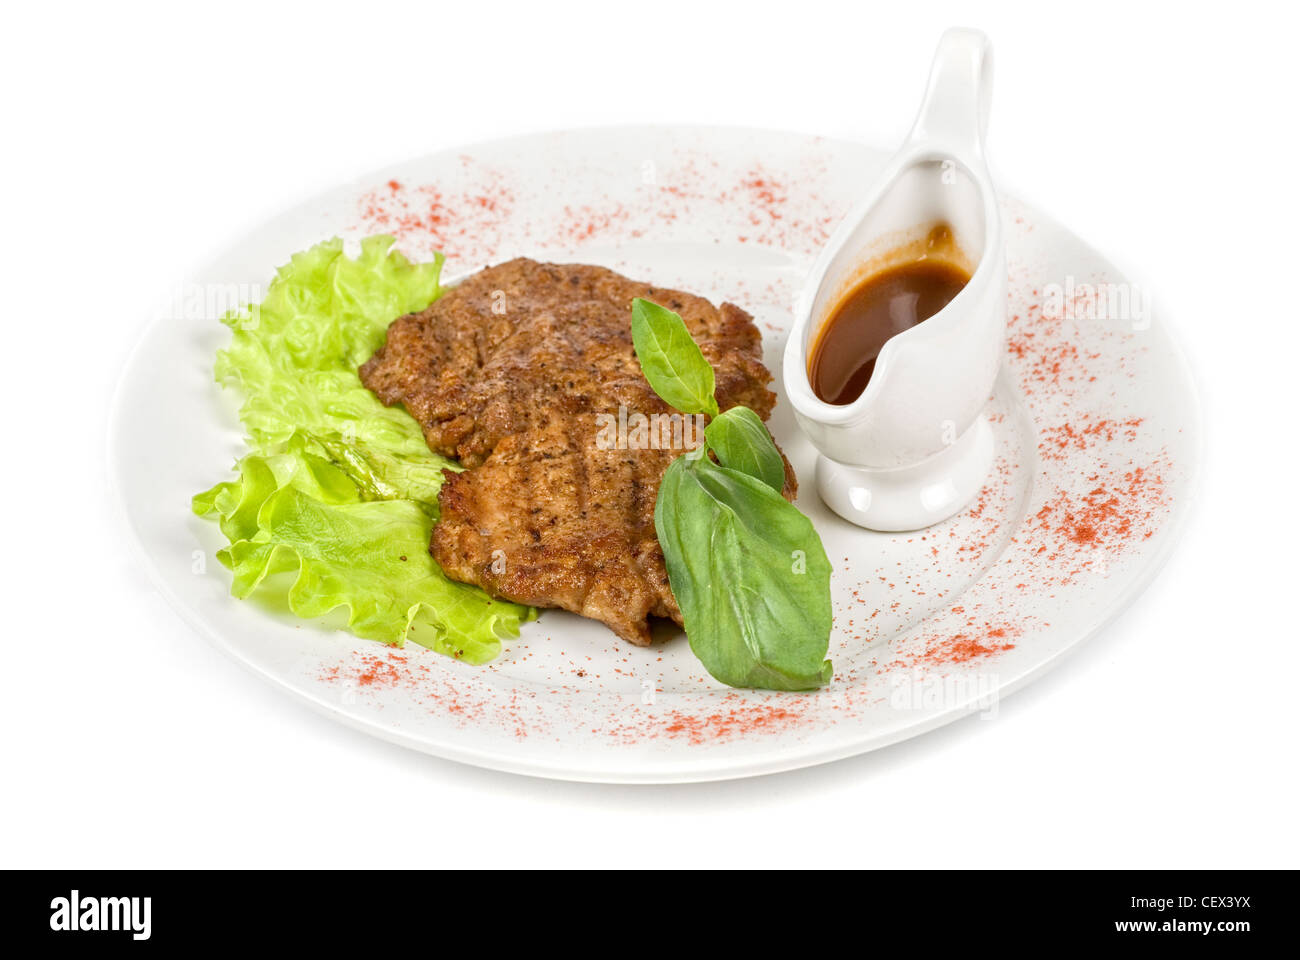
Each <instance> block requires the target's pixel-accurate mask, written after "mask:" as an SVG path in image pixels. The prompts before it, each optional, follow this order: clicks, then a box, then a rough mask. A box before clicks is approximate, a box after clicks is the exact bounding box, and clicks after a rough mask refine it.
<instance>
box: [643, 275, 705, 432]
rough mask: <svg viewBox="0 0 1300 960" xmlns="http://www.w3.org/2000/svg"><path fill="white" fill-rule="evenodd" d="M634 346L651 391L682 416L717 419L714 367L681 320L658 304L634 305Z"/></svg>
mask: <svg viewBox="0 0 1300 960" xmlns="http://www.w3.org/2000/svg"><path fill="white" fill-rule="evenodd" d="M632 344H633V346H635V347H636V355H637V357H638V358H639V359H640V361H641V372H642V373H644V374H645V378H646V380H648V381H649V382H650V387H651V389H653V390H654V392H655V393H657V394H659V397H660V399H662V400H663V401H664V402H665V403H667V404H668V405H669V406H670V407H673V408H674V409H676V410H680V411H681V412H682V413H707V414H708V415H709V416H711V417H716V416H717V415H718V401H717V400H715V399H714V398H713V386H714V383H713V367H712V366H710V365H709V361H707V360H705V359H704V354H703V353H701V352H700V348H699V346H698V345H697V344H696V343H695V341H694V340H692V339H691V333H690V331H689V330H687V329H686V324H685V323H684V322H683V321H682V318H681V317H679V316H678V315H677V314H675V313H673V312H672V311H671V310H668V309H666V308H664V307H661V306H659V304H657V303H652V302H651V301H649V300H643V299H641V298H640V297H637V298H636V299H635V300H633V301H632Z"/></svg>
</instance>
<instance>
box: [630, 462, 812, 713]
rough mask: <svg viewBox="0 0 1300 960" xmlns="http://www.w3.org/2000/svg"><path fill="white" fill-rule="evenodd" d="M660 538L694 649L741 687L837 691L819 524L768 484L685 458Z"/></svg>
mask: <svg viewBox="0 0 1300 960" xmlns="http://www.w3.org/2000/svg"><path fill="white" fill-rule="evenodd" d="M655 532H656V534H657V535H658V537H659V543H660V545H661V546H662V547H663V551H664V560H665V562H666V565H667V568H668V580H669V583H670V584H671V585H672V589H673V596H675V597H676V598H677V605H678V606H679V607H680V608H681V611H682V621H683V623H684V624H685V627H686V636H687V638H688V639H689V640H690V644H691V650H692V651H693V652H694V653H695V655H696V656H697V657H699V658H700V661H701V662H702V663H703V664H704V666H705V668H706V669H707V670H708V671H709V673H710V674H712V675H713V676H714V677H715V678H716V679H718V680H720V681H722V682H723V683H725V684H729V685H730V686H733V687H758V688H762V689H767V690H811V689H814V688H816V687H820V686H824V685H825V684H826V683H829V682H830V678H831V662H830V661H829V660H826V659H825V657H826V651H827V649H828V647H829V645H830V631H831V595H830V575H831V565H830V561H829V560H828V559H827V558H826V551H825V550H824V549H823V548H822V543H821V539H820V538H819V537H818V536H817V531H816V530H814V529H813V525H812V523H811V522H810V521H809V520H808V518H807V517H805V516H804V515H803V514H802V513H800V512H799V511H798V509H796V508H795V506H794V505H793V504H791V503H789V502H788V501H787V500H785V498H783V497H782V496H781V495H780V494H779V493H777V492H776V491H775V490H773V489H772V487H771V486H769V485H768V484H767V483H764V482H763V481H762V480H759V479H757V478H756V477H752V476H750V475H749V474H746V473H741V472H740V471H738V470H732V469H729V468H727V467H722V466H718V465H717V464H715V463H714V462H713V461H711V460H710V459H709V458H707V457H701V458H699V459H698V460H688V459H687V458H685V457H678V458H677V459H676V460H675V461H673V463H672V464H671V465H669V467H668V469H667V471H665V473H664V477H663V480H662V482H661V483H660V485H659V496H658V499H657V500H656V501H655Z"/></svg>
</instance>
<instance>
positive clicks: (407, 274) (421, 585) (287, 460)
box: [192, 236, 535, 663]
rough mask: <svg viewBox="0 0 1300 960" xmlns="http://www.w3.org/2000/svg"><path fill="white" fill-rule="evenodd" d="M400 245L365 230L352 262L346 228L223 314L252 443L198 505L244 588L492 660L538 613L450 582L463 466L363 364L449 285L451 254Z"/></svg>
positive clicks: (354, 627) (230, 364)
mask: <svg viewBox="0 0 1300 960" xmlns="http://www.w3.org/2000/svg"><path fill="white" fill-rule="evenodd" d="M392 246H393V238H392V237H387V236H376V237H368V238H367V239H365V240H363V241H362V242H361V250H360V253H359V255H358V256H357V257H355V258H352V257H348V256H346V255H345V253H344V250H343V241H342V240H339V239H333V240H329V241H326V242H325V243H321V244H318V245H316V246H315V247H312V248H311V249H310V250H307V251H304V252H302V253H298V254H295V255H294V256H293V258H292V259H291V260H290V262H289V263H288V264H286V265H285V266H283V267H281V268H280V269H279V271H278V272H277V275H276V277H275V279H274V280H273V281H272V283H271V285H270V287H269V288H268V290H267V293H266V297H265V298H264V299H263V300H262V302H261V303H260V304H256V305H253V306H251V307H248V308H246V309H244V310H241V311H236V312H234V313H231V314H229V315H227V316H226V317H225V318H223V321H222V322H223V323H225V324H226V325H227V326H229V327H230V329H231V340H230V345H229V346H228V347H226V349H224V350H222V351H220V352H219V353H218V355H217V362H216V377H217V380H218V382H220V383H222V384H223V385H225V386H233V387H236V388H238V389H239V390H240V392H241V393H242V396H243V402H242V405H241V406H240V410H239V417H240V420H241V422H242V423H243V424H244V427H245V429H246V430H247V434H248V436H247V442H248V445H249V447H250V453H249V454H248V455H247V456H245V457H244V458H243V459H242V460H240V461H239V463H238V464H237V465H236V469H237V471H238V473H239V479H238V480H234V481H227V482H223V483H219V484H217V485H216V486H214V487H213V488H212V489H210V490H208V491H206V492H204V493H201V494H198V495H197V496H196V497H194V499H193V503H192V507H193V510H194V512H195V513H197V514H199V515H200V516H210V517H213V518H215V519H216V520H217V521H218V523H219V525H220V528H221V531H222V533H223V534H225V536H226V538H227V539H228V540H229V541H230V543H229V546H228V547H226V548H225V549H223V550H221V551H220V552H219V553H218V555H217V556H218V559H219V560H220V561H221V562H222V563H223V564H224V565H225V566H226V567H228V568H229V569H230V570H231V572H232V574H233V582H232V586H231V592H232V593H233V594H234V595H235V596H237V597H247V596H250V595H252V594H253V593H254V592H255V591H258V590H261V591H272V592H275V593H276V594H278V595H281V596H282V599H283V600H284V601H285V602H286V603H287V605H288V607H289V609H290V610H292V611H293V612H294V613H296V614H297V615H299V616H302V617H319V616H323V615H325V614H327V613H330V612H331V611H333V610H336V609H338V608H345V609H346V611H347V623H348V629H349V630H350V631H351V632H352V633H354V634H355V635H357V636H358V637H362V638H365V639H369V640H379V641H382V642H384V643H389V644H395V645H401V644H402V643H403V642H404V641H405V640H406V639H408V638H409V639H411V640H414V641H415V642H417V643H420V644H422V645H424V646H427V647H429V648H431V649H434V650H437V651H439V652H440V653H445V654H448V655H449V656H454V657H459V658H463V659H465V660H467V661H469V662H471V663H483V662H486V661H488V660H491V659H492V658H493V657H495V656H496V655H497V654H498V653H499V652H500V650H501V640H502V638H503V637H507V636H515V635H517V634H518V632H519V625H520V623H521V622H522V621H524V620H527V619H531V618H532V617H533V616H535V611H532V610H530V609H529V608H527V607H522V606H519V605H517V604H513V603H507V602H504V601H500V600H494V599H492V598H491V597H489V596H488V595H487V594H486V593H484V592H483V591H482V590H480V589H478V588H477V587H471V586H467V585H465V584H462V583H457V582H455V581H452V580H449V579H448V578H447V577H446V576H445V575H444V574H443V572H442V570H441V569H439V567H438V565H437V564H436V563H435V562H434V561H433V558H432V557H430V556H429V552H428V544H429V536H430V532H431V529H432V525H433V523H435V522H436V520H437V511H438V500H437V496H438V489H439V488H440V487H441V485H442V480H443V472H442V471H443V470H444V469H453V470H455V469H459V468H458V467H457V465H456V463H455V462H454V461H452V460H448V459H446V458H444V457H439V456H437V455H436V454H433V453H431V452H430V451H429V448H428V447H427V446H426V445H425V442H424V437H423V435H422V434H421V431H420V428H419V425H418V424H417V423H416V422H415V421H414V420H412V419H411V417H410V416H409V415H408V414H407V413H406V412H405V411H403V410H401V409H399V408H390V407H385V406H384V405H383V404H381V403H380V402H379V401H378V400H377V399H376V398H375V396H374V394H372V393H371V392H370V391H369V390H368V389H366V387H365V386H363V385H362V383H361V381H360V379H359V378H358V376H357V372H356V371H357V367H358V366H359V365H360V364H362V363H363V362H365V360H367V359H368V358H369V357H370V356H371V354H373V353H374V351H375V350H376V349H378V347H379V346H380V345H381V344H382V343H383V340H384V334H385V331H386V330H387V328H388V324H389V323H390V322H391V321H392V320H393V319H394V318H396V317H399V316H401V315H403V314H406V313H411V312H413V311H416V310H422V309H424V308H425V307H426V306H428V305H429V304H430V303H431V302H433V301H434V300H436V299H437V298H438V297H439V296H440V295H441V293H442V287H441V286H440V283H439V278H440V275H441V270H442V257H441V256H438V257H436V258H435V259H434V260H433V261H432V262H429V263H413V262H411V261H410V260H408V259H407V258H406V257H404V256H403V255H402V254H401V253H400V252H398V251H396V250H394V249H392ZM282 574H283V575H287V576H281V575H282Z"/></svg>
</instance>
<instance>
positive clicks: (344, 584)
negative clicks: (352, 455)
mask: <svg viewBox="0 0 1300 960" xmlns="http://www.w3.org/2000/svg"><path fill="white" fill-rule="evenodd" d="M295 446H297V447H298V449H296V450H291V451H290V452H285V453H280V454H274V455H271V456H262V455H260V454H250V455H249V456H247V457H245V458H244V459H243V460H241V461H240V462H239V467H238V469H239V475H240V479H239V480H237V481H234V482H229V483H222V484H218V485H217V486H216V487H213V488H212V489H211V490H209V491H207V492H206V493H202V494H199V495H198V496H197V497H195V498H194V510H195V512H196V513H199V514H200V515H206V514H215V515H216V516H217V519H218V521H219V523H220V525H221V530H222V532H223V533H225V534H226V536H227V537H229V538H230V540H231V543H230V546H229V547H227V548H226V549H224V550H221V551H219V552H218V553H217V559H219V560H220V561H221V562H222V563H223V564H224V565H225V566H226V567H228V568H229V569H230V570H231V572H232V573H233V574H234V582H233V584H232V587H231V592H232V593H233V594H234V595H235V596H237V597H241V598H242V597H248V596H251V595H252V594H253V593H254V592H255V591H257V590H259V589H261V590H263V591H270V592H272V593H273V594H274V595H275V596H277V597H278V598H279V599H281V600H282V601H284V602H285V603H287V605H288V607H289V609H290V610H292V611H293V612H294V613H296V614H297V615H298V616H301V617H321V616H324V615H326V614H328V613H330V612H332V611H334V610H335V609H337V608H339V607H343V608H346V611H347V624H348V629H349V630H350V631H351V632H352V633H354V634H356V635H357V636H358V637H362V638H364V639H367V640H380V641H383V642H384V643H390V644H401V643H402V642H403V641H404V640H405V639H407V638H408V636H409V638H410V639H412V640H414V641H415V642H416V643H419V644H421V645H423V646H426V647H429V648H430V649H432V650H436V651H438V652H439V653H444V654H447V655H448V656H453V657H457V658H460V659H464V660H467V661H468V662H470V663H486V662H487V661H489V660H491V659H493V658H494V657H496V656H497V654H499V653H500V652H501V640H502V638H503V637H507V636H517V635H518V633H519V624H520V621H521V620H523V619H526V618H527V617H528V610H527V608H525V607H520V606H518V605H516V604H512V603H506V602H504V601H500V600H493V599H492V598H491V597H489V596H488V595H487V594H485V593H484V592H483V591H482V590H479V589H478V588H476V587H471V586H468V585H466V584H463V583H457V582H455V581H453V580H449V579H447V577H446V576H445V575H444V574H443V572H442V570H440V569H439V567H438V565H437V564H436V563H434V561H433V558H432V557H431V556H429V535H430V532H431V528H432V520H431V518H430V517H429V515H428V513H427V512H426V511H425V510H424V509H422V508H421V506H420V505H419V504H417V503H415V502H414V501H411V500H366V499H363V496H362V491H361V489H360V488H359V487H358V486H357V485H356V484H355V483H353V482H352V480H351V479H350V478H349V477H348V475H347V474H346V473H345V472H344V471H343V470H341V469H339V468H338V467H337V466H335V465H334V464H332V463H330V462H329V461H328V460H325V459H324V458H321V457H318V456H316V455H314V454H311V453H308V452H305V451H304V450H303V449H302V447H301V445H299V444H295ZM281 574H287V575H288V576H280V575H281Z"/></svg>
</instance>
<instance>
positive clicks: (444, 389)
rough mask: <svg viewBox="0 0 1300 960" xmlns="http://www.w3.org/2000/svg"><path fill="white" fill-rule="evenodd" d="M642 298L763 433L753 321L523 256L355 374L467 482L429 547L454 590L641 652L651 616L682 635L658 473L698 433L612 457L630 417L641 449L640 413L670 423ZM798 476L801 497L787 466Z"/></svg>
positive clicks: (729, 310)
mask: <svg viewBox="0 0 1300 960" xmlns="http://www.w3.org/2000/svg"><path fill="white" fill-rule="evenodd" d="M635 297H645V298H646V299H648V300H653V301H654V302H656V303H658V304H660V305H662V306H664V307H667V308H669V309H670V310H674V311H676V312H677V313H679V314H680V315H681V316H682V319H683V320H684V321H685V323H686V326H687V328H688V329H689V330H690V332H691V335H692V336H693V337H694V338H695V340H696V342H697V343H698V344H699V345H700V349H701V350H702V351H703V353H704V355H705V357H707V358H708V360H709V362H710V363H711V364H712V365H713V368H714V372H715V376H716V379H717V392H716V395H717V399H718V405H719V407H720V408H721V409H723V410H725V409H727V408H729V407H732V406H736V405H738V404H743V405H745V406H748V407H750V408H751V409H753V410H754V411H755V412H756V413H758V415H759V416H760V417H762V418H763V419H767V417H768V415H769V414H770V413H771V411H772V406H773V403H774V402H775V399H776V398H775V396H774V395H773V393H772V392H771V391H770V390H768V389H767V386H766V385H767V383H768V382H769V381H770V380H771V379H772V377H771V374H770V373H769V372H768V370H767V368H766V367H764V366H763V363H762V359H761V349H762V345H761V338H760V335H759V332H758V329H757V328H756V327H755V326H754V323H753V321H752V319H751V318H750V316H749V315H748V314H747V313H745V312H744V311H743V310H741V309H740V308H739V307H736V306H733V305H732V304H729V303H724V304H723V305H722V306H721V307H720V308H716V307H714V306H713V305H712V304H711V303H709V302H708V301H707V300H704V299H702V298H700V297H696V296H693V295H691V294H688V293H683V292H681V291H677V290H666V289H661V288H657V287H653V286H650V285H648V284H645V283H638V282H636V281H634V280H629V279H628V278H626V277H623V276H620V275H619V274H617V273H614V272H613V271H611V270H606V269H604V268H602V267H592V266H583V265H559V264H544V263H537V262H535V261H532V260H526V259H518V260H512V261H510V262H508V263H504V264H501V265H499V266H496V267H490V268H488V269H486V270H483V271H482V272H480V273H477V274H475V275H473V276H471V277H469V278H467V279H466V280H464V281H463V282H462V283H460V284H459V285H457V286H455V287H454V288H452V289H451V290H449V291H447V292H446V293H445V294H444V295H443V296H442V297H441V298H440V299H439V300H438V301H436V302H435V303H433V304H432V305H431V306H430V307H429V308H428V309H427V310H425V311H423V312H422V313H418V314H411V315H409V316H405V317H402V318H400V319H398V320H396V321H394V322H393V324H392V325H391V326H390V327H389V329H388V338H387V342H386V343H385V345H384V346H383V347H382V348H381V349H380V350H379V351H378V352H377V353H376V354H375V355H374V357H372V358H371V359H370V360H369V361H368V362H367V363H366V364H365V365H364V366H362V367H361V371H360V372H361V379H362V381H363V382H364V383H365V384H366V386H367V387H369V388H370V389H371V390H373V391H374V392H375V394H376V395H377V396H378V397H379V398H380V400H382V401H383V402H384V403H385V404H390V405H391V404H396V403H400V404H402V405H403V406H404V407H405V408H406V409H407V411H409V412H410V414H411V415H412V416H413V417H414V418H415V419H416V420H417V421H418V422H419V424H420V426H421V428H422V429H423V431H424V435H425V439H426V441H427V442H428V444H429V448H430V449H432V450H434V451H435V452H437V453H441V454H444V455H446V456H449V457H454V458H456V459H458V460H459V461H460V462H461V464H462V465H463V466H465V467H467V468H469V469H468V470H466V471H465V472H463V473H451V472H449V473H448V477H447V481H446V483H445V484H444V485H443V487H442V491H441V492H440V494H439V497H438V504H439V508H440V519H439V521H438V523H437V524H436V525H435V526H434V531H433V543H432V546H431V550H432V552H433V555H434V558H435V559H436V560H437V561H438V563H439V564H440V565H441V566H442V568H443V570H444V571H445V572H446V573H447V575H448V576H449V577H452V578H453V579H456V580H460V581H463V582H465V583H473V584H477V585H479V586H481V587H483V588H484V589H485V590H487V591H488V592H489V593H492V594H495V595H497V596H501V597H505V598H506V599H509V600H514V601H517V602H520V603H526V604H530V605H533V606H540V607H562V608H564V609H566V610H572V611H574V612H576V613H580V614H582V615H583V616H587V617H592V618H594V619H597V620H601V621H603V622H604V623H606V624H608V625H609V626H610V628H611V629H613V630H614V632H615V633H617V634H618V635H619V636H621V637H624V638H625V639H627V640H629V641H631V642H632V643H635V644H642V645H644V644H648V643H649V642H650V630H649V625H648V623H647V617H649V616H658V617H670V618H672V619H673V620H675V621H677V622H678V623H681V613H680V611H679V610H678V608H677V604H676V601H675V600H674V599H673V595H672V591H671V590H670V589H669V586H668V576H667V572H666V571H665V569H664V560H663V552H662V551H661V550H660V548H659V543H658V540H657V539H656V537H655V530H654V505H655V497H656V495H657V494H658V490H659V481H660V478H661V477H662V476H663V472H664V470H666V469H667V468H668V465H669V464H670V463H671V462H672V461H673V460H674V459H675V458H676V457H678V456H679V455H680V454H681V453H682V450H683V449H684V448H691V447H694V446H696V445H698V439H696V438H695V437H694V436H693V430H692V426H693V425H692V423H691V422H690V418H686V421H687V422H686V423H685V426H684V429H682V430H681V433H680V434H679V435H678V436H679V437H680V440H679V441H678V442H677V443H673V444H665V446H667V447H668V448H666V449H653V448H650V449H628V448H627V447H628V446H633V444H627V445H626V446H619V445H617V444H615V445H613V446H611V445H610V444H608V443H607V442H605V441H607V440H608V438H609V436H610V430H611V427H610V426H609V424H610V418H613V420H614V422H615V423H617V418H618V417H619V410H620V406H621V407H622V408H623V409H624V411H625V413H624V417H625V420H624V422H628V423H630V424H631V426H632V430H631V431H628V433H627V434H625V435H631V436H633V437H634V436H635V435H634V433H633V431H634V430H635V425H636V422H637V421H636V419H635V415H637V414H640V415H642V416H644V417H646V418H651V417H653V416H654V415H656V414H658V415H660V416H662V417H664V418H667V417H669V416H671V415H673V414H675V413H676V412H675V411H673V410H672V409H671V408H669V407H668V406H667V405H666V404H665V403H664V402H663V401H662V400H660V399H659V397H658V396H657V395H656V394H655V393H654V391H653V390H651V389H650V385H649V384H648V383H647V382H646V380H645V377H644V376H642V374H641V367H640V364H639V363H638V361H637V359H636V354H635V352H634V351H633V348H632V330H631V302H632V299H633V298H635ZM601 415H608V416H601ZM598 418H599V419H598ZM665 422H668V423H672V421H665ZM676 425H680V421H678V422H677V424H676ZM676 425H674V426H676ZM614 429H616V428H614ZM602 431H603V433H602ZM664 439H665V440H667V439H669V438H668V437H667V436H666V437H665V438H664ZM786 476H787V490H786V495H787V496H793V493H794V486H795V480H794V474H793V471H791V470H790V469H789V465H788V464H787V471H786Z"/></svg>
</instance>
